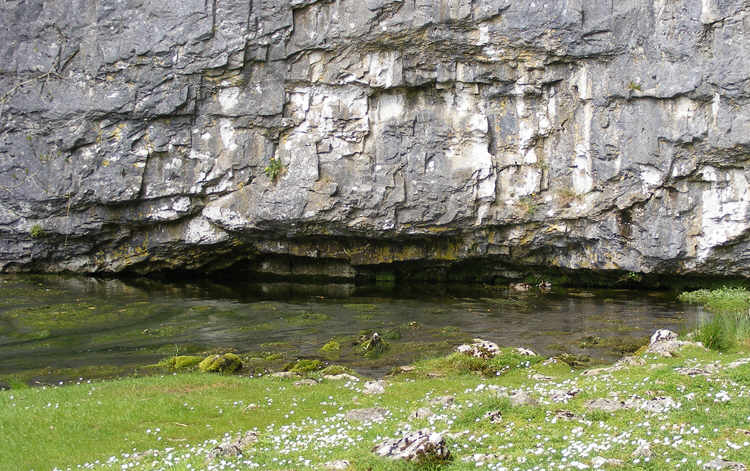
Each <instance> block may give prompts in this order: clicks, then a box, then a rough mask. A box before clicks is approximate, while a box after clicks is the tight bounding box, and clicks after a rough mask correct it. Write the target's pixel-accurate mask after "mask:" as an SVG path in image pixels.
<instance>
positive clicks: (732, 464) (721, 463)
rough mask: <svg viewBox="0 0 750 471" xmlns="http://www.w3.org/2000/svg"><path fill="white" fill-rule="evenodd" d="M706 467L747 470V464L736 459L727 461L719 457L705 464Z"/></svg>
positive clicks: (732, 470)
mask: <svg viewBox="0 0 750 471" xmlns="http://www.w3.org/2000/svg"><path fill="white" fill-rule="evenodd" d="M703 468H705V469H727V470H730V471H747V466H745V465H744V464H742V463H738V462H736V461H727V460H723V459H720V458H717V459H715V460H713V461H709V462H708V463H706V464H704V465H703Z"/></svg>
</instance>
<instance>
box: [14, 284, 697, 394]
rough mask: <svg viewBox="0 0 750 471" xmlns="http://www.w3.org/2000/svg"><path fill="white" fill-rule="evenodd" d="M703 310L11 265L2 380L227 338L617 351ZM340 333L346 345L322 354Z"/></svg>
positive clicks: (643, 298) (137, 368) (93, 373)
mask: <svg viewBox="0 0 750 471" xmlns="http://www.w3.org/2000/svg"><path fill="white" fill-rule="evenodd" d="M701 315H702V313H701V311H700V308H697V307H694V306H690V305H686V304H683V303H679V302H676V301H675V299H674V294H671V293H666V292H636V291H628V290H583V289H561V290H553V291H552V292H550V293H544V294H543V293H540V292H538V291H532V292H530V293H515V292H510V291H508V290H507V289H506V288H503V287H489V288H486V287H485V288H483V287H478V286H469V287H467V286H457V285H449V286H446V285H429V286H393V285H391V286H370V287H359V286H354V285H342V284H338V285H300V284H291V283H270V284H258V283H254V284H247V283H234V284H216V283H211V282H208V281H205V280H204V281H200V282H189V281H172V282H159V281H154V280H150V279H129V280H117V279H96V278H86V277H62V276H2V277H0V381H2V378H3V377H5V378H6V379H7V377H8V376H12V377H16V378H22V379H24V380H26V381H30V382H32V383H33V382H35V381H36V382H39V383H44V382H50V381H54V380H60V379H65V380H67V379H77V378H79V377H83V378H91V377H102V376H117V375H123V374H131V373H133V372H136V373H140V374H147V373H148V372H149V371H150V370H149V368H144V365H148V364H153V363H156V362H158V361H159V360H161V359H164V358H166V357H169V356H171V355H175V354H191V353H195V354H199V353H204V352H209V351H222V350H227V349H234V350H235V351H237V352H241V353H243V354H244V353H247V354H250V356H251V357H253V358H254V360H251V363H252V364H253V365H255V366H257V368H258V369H262V368H265V367H271V366H272V367H277V368H280V367H281V366H283V364H284V363H286V362H289V361H292V360H294V359H296V358H321V359H325V360H327V361H329V362H331V363H336V364H344V365H347V366H350V367H352V368H354V369H355V370H357V371H359V372H361V373H364V374H368V375H375V376H377V375H382V374H385V373H387V372H388V371H389V370H391V369H392V368H393V367H395V366H398V365H403V364H407V363H409V362H411V361H414V360H415V359H418V358H420V357H425V356H434V355H438V354H443V353H446V352H449V351H450V350H451V349H452V348H454V347H455V345H457V344H459V343H461V342H464V341H467V340H470V339H471V338H473V337H481V338H484V339H487V340H491V341H494V342H497V343H498V344H500V345H507V346H524V347H528V348H531V349H533V350H535V351H536V352H538V353H541V354H544V355H554V354H558V353H561V352H569V353H574V354H578V355H587V356H590V357H591V358H592V361H593V362H607V361H612V360H614V359H616V358H618V357H620V356H621V355H622V354H623V351H626V350H628V349H630V350H632V349H634V348H635V347H637V346H638V345H640V344H642V343H643V342H645V341H646V338H647V337H648V336H649V335H650V334H651V332H653V331H654V330H655V329H657V328H670V329H673V330H676V331H685V330H688V329H691V328H693V327H694V326H695V325H696V322H697V319H698V317H700V316H701ZM367 330H374V331H377V332H379V333H381V335H383V336H385V337H386V338H387V339H388V341H389V343H390V345H391V349H390V351H389V352H388V353H386V354H385V355H383V356H381V357H378V358H364V357H362V355H361V354H360V352H359V351H358V349H357V346H356V345H355V344H356V341H357V338H358V336H359V335H360V334H361V333H362V331H367ZM331 339H336V340H337V341H339V343H340V344H341V350H340V351H339V352H337V353H333V354H324V353H322V352H321V351H320V350H319V349H320V347H321V346H322V345H324V344H325V343H326V342H328V341H329V340H331ZM274 354H275V355H274ZM270 355H274V356H270ZM268 359H270V360H268Z"/></svg>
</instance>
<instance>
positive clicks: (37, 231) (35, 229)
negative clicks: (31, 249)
mask: <svg viewBox="0 0 750 471" xmlns="http://www.w3.org/2000/svg"><path fill="white" fill-rule="evenodd" d="M29 235H30V236H31V237H32V238H33V239H41V238H42V237H44V235H45V233H44V229H42V226H40V225H39V224H34V225H33V226H31V230H30V231H29Z"/></svg>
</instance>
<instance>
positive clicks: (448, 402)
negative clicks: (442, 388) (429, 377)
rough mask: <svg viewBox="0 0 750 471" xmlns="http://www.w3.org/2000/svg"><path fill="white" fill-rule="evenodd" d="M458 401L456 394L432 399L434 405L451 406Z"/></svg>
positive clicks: (431, 402)
mask: <svg viewBox="0 0 750 471" xmlns="http://www.w3.org/2000/svg"><path fill="white" fill-rule="evenodd" d="M454 402H456V398H455V396H440V397H436V398H435V399H433V400H431V401H430V404H432V405H433V406H439V407H450V406H452V405H453V403H454Z"/></svg>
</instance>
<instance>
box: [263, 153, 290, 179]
mask: <svg viewBox="0 0 750 471" xmlns="http://www.w3.org/2000/svg"><path fill="white" fill-rule="evenodd" d="M285 169H286V168H285V167H284V164H283V163H282V162H281V159H278V158H271V160H269V161H268V165H267V166H266V168H264V169H263V172H264V173H265V174H266V176H267V177H268V178H270V179H271V181H273V182H274V183H275V182H276V181H277V180H278V179H279V177H280V176H281V175H282V174H283V173H284V170H285Z"/></svg>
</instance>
